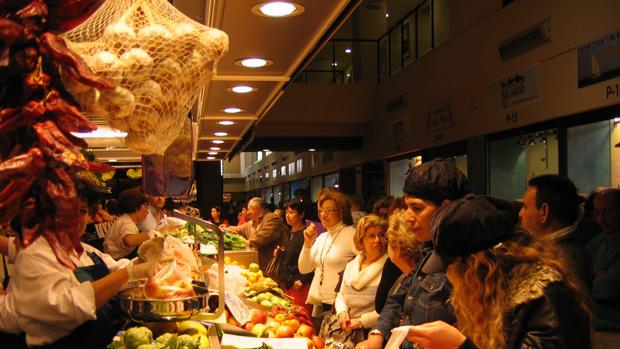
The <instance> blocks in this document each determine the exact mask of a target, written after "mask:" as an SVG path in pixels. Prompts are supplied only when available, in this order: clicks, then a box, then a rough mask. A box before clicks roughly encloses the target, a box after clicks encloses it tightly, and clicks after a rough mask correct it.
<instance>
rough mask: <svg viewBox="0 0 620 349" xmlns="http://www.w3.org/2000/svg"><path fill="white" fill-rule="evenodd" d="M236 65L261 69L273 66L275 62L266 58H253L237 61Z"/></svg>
mask: <svg viewBox="0 0 620 349" xmlns="http://www.w3.org/2000/svg"><path fill="white" fill-rule="evenodd" d="M235 63H237V64H239V65H242V66H244V67H246V68H261V67H264V66H267V65H271V64H273V61H271V60H269V59H265V58H258V57H252V58H243V59H239V60H237V61H235Z"/></svg>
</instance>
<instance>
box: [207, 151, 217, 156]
mask: <svg viewBox="0 0 620 349" xmlns="http://www.w3.org/2000/svg"><path fill="white" fill-rule="evenodd" d="M208 154H209V155H217V152H216V151H210V152H209V153H208Z"/></svg>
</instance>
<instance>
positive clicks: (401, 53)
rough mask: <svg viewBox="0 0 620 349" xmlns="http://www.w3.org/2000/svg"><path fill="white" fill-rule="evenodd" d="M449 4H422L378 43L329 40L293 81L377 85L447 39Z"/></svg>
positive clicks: (433, 0)
mask: <svg viewBox="0 0 620 349" xmlns="http://www.w3.org/2000/svg"><path fill="white" fill-rule="evenodd" d="M449 1H450V0H425V1H423V2H421V3H420V4H419V5H418V6H416V7H415V8H414V9H413V10H412V11H411V12H409V13H408V14H407V15H406V16H404V17H403V18H402V19H401V20H400V21H398V22H397V23H396V24H394V25H393V26H392V27H391V28H389V30H388V31H387V32H386V33H385V34H383V35H382V36H381V37H380V38H379V39H378V40H343V39H332V40H330V41H329V43H328V44H327V45H325V47H324V48H323V49H322V50H321V52H320V53H319V54H318V55H317V57H316V58H315V59H314V60H313V61H312V63H310V64H309V65H308V67H307V68H306V69H305V70H304V71H302V72H301V73H300V74H299V75H298V76H297V77H296V78H295V80H294V82H298V83H336V84H353V83H378V82H381V81H385V80H387V79H388V78H390V77H391V76H393V75H394V74H396V73H397V72H399V71H400V70H402V69H403V68H404V67H406V66H408V65H410V64H411V63H413V62H415V61H416V60H417V59H418V58H420V57H421V56H423V55H424V54H426V53H428V52H430V51H431V50H432V49H433V48H435V47H436V45H437V44H438V43H440V42H442V41H443V40H445V39H446V38H447V35H448V23H449V22H448V19H447V10H446V6H447V3H448V2H449Z"/></svg>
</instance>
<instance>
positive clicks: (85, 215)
mask: <svg viewBox="0 0 620 349" xmlns="http://www.w3.org/2000/svg"><path fill="white" fill-rule="evenodd" d="M78 189H79V190H78V194H79V197H80V217H79V223H80V227H79V228H80V229H81V230H80V231H84V229H85V227H86V224H87V223H88V220H89V213H90V212H89V208H91V207H94V206H93V205H92V204H93V203H94V202H92V201H90V198H93V197H94V196H95V192H94V191H92V189H90V188H89V187H88V186H84V185H81V186H79V187H78ZM95 201H96V200H95ZM15 221H19V217H17V218H16V219H15V220H14V222H15ZM13 228H14V230H15V231H18V232H19V231H20V227H19V226H14V227H13ZM82 247H83V248H84V252H83V253H82V254H81V255H80V256H78V254H77V253H76V252H75V251H73V252H72V253H71V254H70V256H69V257H70V259H71V262H72V263H73V264H74V266H75V270H74V271H72V270H71V269H69V268H67V267H65V266H63V265H61V264H60V263H59V262H58V260H57V258H56V255H55V253H54V250H53V249H52V246H51V245H50V244H49V242H48V240H47V239H46V238H44V237H43V236H41V237H39V238H38V239H36V240H35V241H33V242H32V243H31V244H30V245H29V246H28V247H27V248H24V249H21V250H20V251H19V253H18V254H17V257H16V258H15V268H14V270H15V272H14V274H13V276H12V278H11V283H10V284H9V287H8V290H7V292H6V294H2V295H0V330H2V331H3V332H5V333H3V334H1V335H0V340H1V343H2V347H3V348H4V347H7V348H15V349H18V348H25V347H26V346H28V347H32V346H37V347H43V348H77V347H89V348H101V347H105V345H106V344H107V343H110V341H111V340H112V338H113V336H114V334H115V333H116V332H117V331H118V330H119V329H120V325H121V321H120V320H121V318H120V316H119V314H118V309H115V308H114V307H113V305H112V304H111V303H109V301H110V300H111V298H112V296H113V295H114V294H115V293H117V292H118V291H119V290H120V289H121V288H122V287H123V286H124V285H126V284H127V282H128V281H131V280H137V279H141V278H145V277H147V276H149V275H153V274H154V273H155V271H156V268H157V264H156V263H153V262H151V263H143V264H135V265H134V264H132V263H131V262H130V261H129V260H126V259H123V260H119V261H115V260H114V259H113V258H112V257H110V256H109V255H106V254H103V253H101V252H99V251H98V250H96V249H95V248H93V247H92V246H89V245H86V244H84V243H82ZM9 333H10V334H9ZM11 334H13V335H11ZM5 345H6V346H5Z"/></svg>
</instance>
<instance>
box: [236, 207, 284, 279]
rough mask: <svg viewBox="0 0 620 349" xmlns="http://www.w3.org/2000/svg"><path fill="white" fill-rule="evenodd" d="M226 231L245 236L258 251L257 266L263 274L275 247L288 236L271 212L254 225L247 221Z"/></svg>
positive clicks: (278, 218) (282, 223)
mask: <svg viewBox="0 0 620 349" xmlns="http://www.w3.org/2000/svg"><path fill="white" fill-rule="evenodd" d="M226 229H227V230H230V231H232V232H235V233H239V234H241V235H243V236H245V237H246V239H248V242H249V243H250V246H251V247H254V248H256V249H257V250H258V260H259V262H258V264H259V265H260V268H261V270H262V271H263V272H264V271H265V269H266V268H267V264H269V261H270V260H271V257H272V256H273V250H274V249H275V247H276V246H277V245H282V243H283V241H286V238H287V237H288V234H289V230H288V228H287V226H286V224H284V222H283V221H282V219H281V218H280V217H278V216H277V215H276V214H274V213H271V212H267V213H265V214H264V215H263V216H262V217H261V218H259V220H258V221H257V222H256V223H255V222H254V221H248V222H246V223H244V224H242V225H239V226H236V227H228V228H226Z"/></svg>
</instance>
